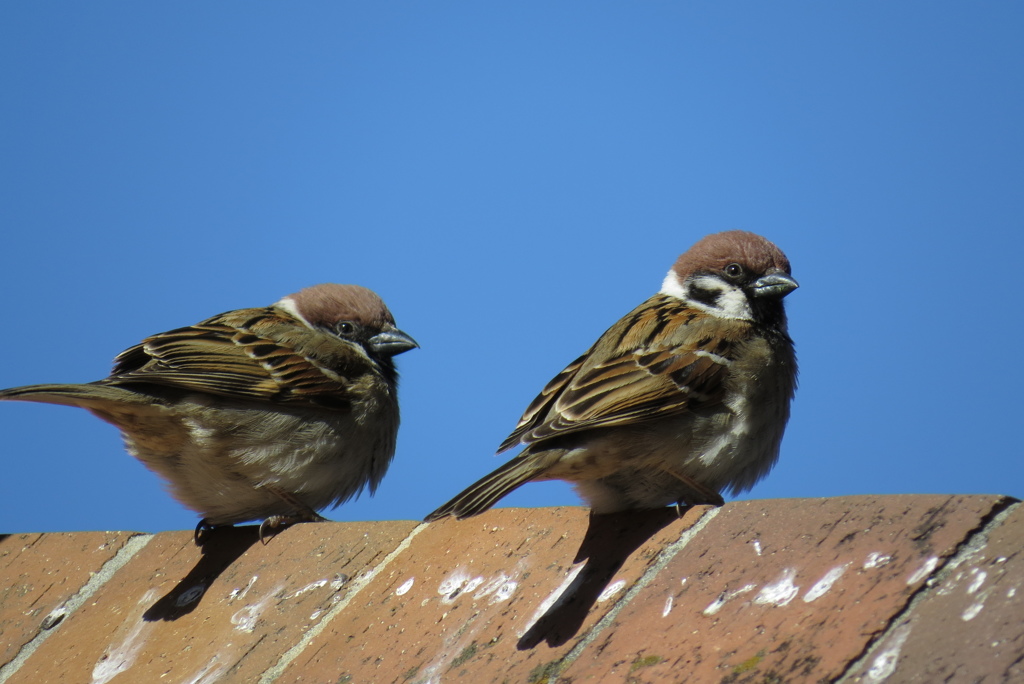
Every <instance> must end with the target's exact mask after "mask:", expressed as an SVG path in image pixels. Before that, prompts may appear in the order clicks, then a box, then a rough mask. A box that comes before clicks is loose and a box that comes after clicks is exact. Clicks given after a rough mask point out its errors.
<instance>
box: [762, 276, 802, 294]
mask: <svg viewBox="0 0 1024 684" xmlns="http://www.w3.org/2000/svg"><path fill="white" fill-rule="evenodd" d="M798 287H800V285H799V284H797V282H796V281H795V280H793V277H792V276H788V275H786V274H785V273H769V274H768V275H765V276H761V277H760V278H758V279H757V280H755V281H754V284H753V285H751V287H750V289H751V293H752V294H753V295H754V296H755V297H778V298H780V299H781V298H782V297H785V296H786V295H788V294H789V293H790V292H792V291H793V290H795V289H796V288H798Z"/></svg>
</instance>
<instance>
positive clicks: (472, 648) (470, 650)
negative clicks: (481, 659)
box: [448, 641, 478, 670]
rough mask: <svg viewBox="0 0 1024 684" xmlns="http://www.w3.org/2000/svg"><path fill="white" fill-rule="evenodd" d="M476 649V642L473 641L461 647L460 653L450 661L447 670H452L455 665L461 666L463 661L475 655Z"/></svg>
mask: <svg viewBox="0 0 1024 684" xmlns="http://www.w3.org/2000/svg"><path fill="white" fill-rule="evenodd" d="M477 650H478V649H477V645H476V642H475V641H474V642H473V643H471V644H470V645H469V646H467V647H466V648H464V649H462V653H460V654H459V655H458V656H457V657H456V658H455V660H453V661H452V665H451V667H449V668H448V669H449V670H454V669H455V668H457V667H461V666H462V664H463V663H465V662H466V661H467V660H469V659H470V658H472V657H473V656H475V655H476V652H477Z"/></svg>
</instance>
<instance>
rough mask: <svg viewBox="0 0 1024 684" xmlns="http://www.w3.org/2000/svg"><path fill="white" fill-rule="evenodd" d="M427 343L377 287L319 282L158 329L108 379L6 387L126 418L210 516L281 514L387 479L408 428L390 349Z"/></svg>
mask: <svg viewBox="0 0 1024 684" xmlns="http://www.w3.org/2000/svg"><path fill="white" fill-rule="evenodd" d="M416 346H418V345H417V344H416V342H415V341H413V339H412V338H411V337H409V336H408V335H406V334H405V333H404V332H402V331H401V330H399V329H397V328H396V327H395V321H394V318H392V316H391V312H390V311H388V308H387V307H386V306H385V305H384V302H383V301H381V299H380V297H378V296H377V295H376V294H374V293H373V292H372V291H370V290H368V289H366V288H364V287H359V286H357V285H334V284H326V285H316V286H314V287H310V288H307V289H305V290H302V291H301V292H298V293H297V294H293V295H291V296H288V297H285V298H284V299H282V300H280V301H279V302H277V303H276V304H274V305H273V306H268V307H265V308H260V309H239V310H238V311H229V312H227V313H223V314H220V315H219V316H214V317H213V318H209V319H207V320H205V321H203V322H202V323H197V324H196V325H193V326H189V327H187V328H178V329H177V330H171V331H170V332H165V333H160V334H158V335H153V336H152V337H148V338H146V339H145V340H143V341H142V342H141V343H139V344H137V345H135V346H134V347H131V348H130V349H127V350H125V351H124V352H122V353H121V354H120V355H119V356H118V357H117V358H116V359H115V360H114V370H113V372H112V373H111V374H110V377H108V378H106V379H104V380H99V381H97V382H92V383H88V384H84V385H32V386H28V387H15V388H13V389H8V390H3V391H0V399H17V400H20V401H39V402H46V403H50V404H65V405H67V406H79V407H81V408H85V409H88V410H89V411H91V412H92V413H93V414H95V415H96V416H98V417H100V418H102V419H103V420H105V421H107V422H109V423H112V424H113V425H115V426H117V428H118V429H120V430H121V435H122V437H123V438H124V441H125V445H126V447H127V449H128V451H129V452H130V453H131V454H132V455H133V456H135V457H136V458H138V459H139V460H140V461H142V463H143V464H145V465H146V467H147V468H149V469H150V470H152V471H154V472H156V473H157V474H158V475H160V476H161V477H163V478H164V479H165V480H166V481H167V483H168V486H169V489H170V492H171V494H172V495H173V496H174V497H175V498H176V499H177V500H178V501H179V502H181V503H182V504H184V505H185V506H187V507H189V508H191V509H193V510H195V511H197V512H198V513H199V514H200V515H202V516H203V521H202V522H201V523H200V527H199V528H198V529H202V528H204V527H214V526H219V525H230V524H233V523H239V522H244V521H247V520H257V519H264V518H266V523H267V524H269V525H271V526H278V525H282V524H287V523H291V522H300V521H311V520H323V518H321V517H320V516H319V515H318V514H317V512H316V511H317V510H318V509H322V508H325V507H328V506H337V505H338V504H340V503H342V502H344V501H346V500H348V499H350V498H351V497H352V496H354V495H355V494H357V493H358V492H359V491H360V490H362V488H363V487H364V486H368V487H369V489H370V492H371V493H372V492H373V491H374V490H375V489H376V488H377V485H378V484H380V481H381V479H382V478H383V477H384V473H385V471H387V469H388V465H389V464H390V463H391V458H392V456H394V453H395V437H396V433H397V431H398V396H397V382H398V374H397V372H396V371H395V365H394V362H393V360H392V358H391V357H392V356H394V355H395V354H400V353H402V352H404V351H408V350H409V349H412V348H413V347H416ZM198 529H197V532H198Z"/></svg>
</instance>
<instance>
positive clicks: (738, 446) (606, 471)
mask: <svg viewBox="0 0 1024 684" xmlns="http://www.w3.org/2000/svg"><path fill="white" fill-rule="evenodd" d="M732 403H733V404H734V406H733V408H731V409H728V410H723V411H720V412H718V413H713V414H707V415H704V416H699V417H694V416H689V417H687V419H686V420H679V419H665V420H662V421H656V422H652V423H648V424H646V425H642V426H640V425H638V426H632V427H630V428H619V429H617V430H614V431H607V432H606V433H603V434H602V433H595V434H594V435H592V436H591V437H590V438H588V439H586V440H584V441H582V442H581V443H580V444H579V446H577V447H576V448H571V449H567V450H566V451H565V452H564V454H562V455H561V457H560V458H559V459H558V463H557V465H555V466H553V467H551V468H549V469H547V470H546V471H545V472H544V475H543V478H538V479H563V480H568V481H570V482H573V483H574V484H575V485H576V489H577V491H578V492H579V494H580V496H582V497H583V498H584V499H585V500H586V501H587V502H588V503H589V504H590V506H591V508H592V509H593V510H594V512H595V513H611V512H615V511H620V510H627V509H632V508H660V507H662V506H666V505H670V504H673V503H677V502H682V503H688V504H695V503H716V504H717V503H721V498H720V496H719V494H720V493H721V492H722V491H725V490H728V491H730V492H731V493H733V494H736V493H738V492H740V491H744V490H746V489H749V488H750V487H751V486H753V484H754V483H755V482H757V481H758V480H759V479H761V478H762V477H763V476H764V475H766V474H767V473H768V471H769V470H770V469H771V467H772V465H773V464H774V463H775V460H776V458H777V456H778V451H779V442H780V440H781V437H782V433H781V430H779V429H777V428H775V427H774V425H775V424H777V423H778V421H774V420H772V416H771V415H769V412H767V411H757V410H751V407H750V406H748V405H746V404H745V403H744V402H742V401H739V400H737V401H735V402H732Z"/></svg>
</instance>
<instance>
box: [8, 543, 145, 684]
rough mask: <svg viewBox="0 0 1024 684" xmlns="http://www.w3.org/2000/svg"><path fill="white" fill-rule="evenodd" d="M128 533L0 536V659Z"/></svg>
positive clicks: (31, 633) (114, 550)
mask: <svg viewBox="0 0 1024 684" xmlns="http://www.w3.org/2000/svg"><path fill="white" fill-rule="evenodd" d="M132 536H134V533H132V532H75V533H70V532H67V533H65V532H61V533H52V534H12V535H9V536H5V537H3V538H2V539H0V665H3V664H4V663H7V662H10V660H11V659H12V658H13V657H14V656H15V655H16V654H17V653H18V651H19V650H20V649H21V648H22V647H23V646H24V645H25V644H26V643H27V642H28V641H29V640H30V639H32V638H33V637H34V636H35V635H36V634H37V633H38V632H39V630H40V629H43V627H42V623H43V620H44V619H45V618H46V617H47V616H49V615H50V614H51V613H52V612H54V611H56V610H57V609H58V608H60V607H61V606H62V605H64V603H65V602H66V601H67V600H68V599H70V598H71V597H72V596H74V595H75V594H76V593H78V591H79V590H80V589H81V588H82V587H83V586H84V585H85V583H86V582H88V581H89V578H90V576H91V575H92V574H93V573H95V572H98V571H99V569H100V568H101V567H103V564H104V563H106V562H107V561H109V560H110V559H111V558H113V557H114V556H115V555H116V554H117V552H118V551H119V550H121V547H122V546H124V544H125V542H126V541H128V539H130V538H131V537H132ZM57 619H58V618H56V617H54V618H51V620H50V621H48V622H54V621H56V620H57Z"/></svg>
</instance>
